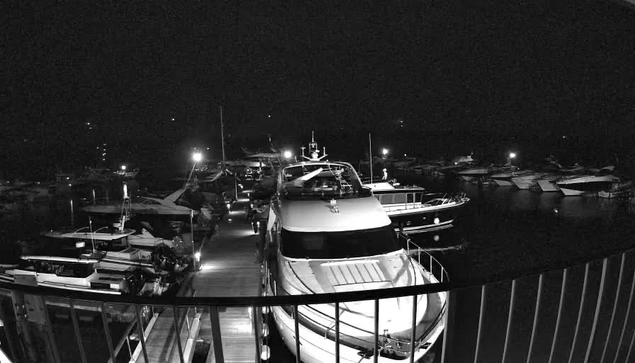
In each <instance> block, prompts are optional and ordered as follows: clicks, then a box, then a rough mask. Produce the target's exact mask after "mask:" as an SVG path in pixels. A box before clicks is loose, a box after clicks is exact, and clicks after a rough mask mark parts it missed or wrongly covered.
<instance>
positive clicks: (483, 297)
mask: <svg viewBox="0 0 635 363" xmlns="http://www.w3.org/2000/svg"><path fill="white" fill-rule="evenodd" d="M486 299H487V285H482V286H481V308H480V309H479V316H478V328H477V330H476V349H475V351H474V363H478V353H479V348H480V345H481V329H482V328H483V316H484V315H485V301H486Z"/></svg>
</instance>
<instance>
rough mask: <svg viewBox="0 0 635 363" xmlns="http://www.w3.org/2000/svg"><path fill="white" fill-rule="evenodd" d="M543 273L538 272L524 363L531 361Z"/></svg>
mask: <svg viewBox="0 0 635 363" xmlns="http://www.w3.org/2000/svg"><path fill="white" fill-rule="evenodd" d="M544 278H545V274H544V273H542V274H540V277H539V278H538V292H537V293H536V308H535V309H534V323H533V324H532V326H531V338H530V339H529V351H528V352H527V360H526V363H530V362H531V353H532V351H533V348H534V339H535V337H536V328H537V327H538V312H539V311H540V298H541V297H542V286H543V280H544Z"/></svg>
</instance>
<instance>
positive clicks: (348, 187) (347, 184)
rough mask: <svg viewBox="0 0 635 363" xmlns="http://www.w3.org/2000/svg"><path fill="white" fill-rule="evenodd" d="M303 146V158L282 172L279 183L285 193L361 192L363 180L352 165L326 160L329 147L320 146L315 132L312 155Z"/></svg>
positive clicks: (311, 195)
mask: <svg viewBox="0 0 635 363" xmlns="http://www.w3.org/2000/svg"><path fill="white" fill-rule="evenodd" d="M301 149H302V155H301V157H302V158H303V159H304V161H301V162H297V163H294V164H291V165H288V166H287V167H285V168H283V169H282V170H281V172H280V175H279V180H278V181H279V183H278V185H279V186H280V190H279V191H280V192H281V193H283V195H285V196H288V197H300V198H316V197H317V198H335V197H345V196H360V195H359V194H360V192H362V190H363V188H362V183H361V181H360V180H359V176H358V175H357V172H356V171H355V169H354V168H353V166H352V165H351V164H349V163H346V162H330V161H328V160H325V158H326V157H327V156H328V155H327V154H326V148H322V150H320V149H319V147H318V144H317V142H315V137H314V134H313V133H312V134H311V142H310V143H309V147H308V153H309V155H308V156H307V155H306V153H305V150H306V149H307V148H306V147H304V146H303V147H302V148H301ZM320 153H321V154H322V155H320ZM362 194H363V193H362Z"/></svg>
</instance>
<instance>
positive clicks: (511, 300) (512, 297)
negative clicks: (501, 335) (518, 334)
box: [501, 280, 516, 363]
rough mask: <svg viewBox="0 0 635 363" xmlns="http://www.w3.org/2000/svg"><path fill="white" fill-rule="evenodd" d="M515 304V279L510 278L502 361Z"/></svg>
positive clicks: (505, 351)
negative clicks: (510, 286) (510, 289)
mask: <svg viewBox="0 0 635 363" xmlns="http://www.w3.org/2000/svg"><path fill="white" fill-rule="evenodd" d="M515 306H516V280H512V291H511V293H510V296H509V313H508V314H507V329H506V330H505V343H504V345H503V357H502V359H501V362H502V363H505V359H506V358H507V346H508V344H509V336H510V334H511V329H512V318H513V316H514V307H515Z"/></svg>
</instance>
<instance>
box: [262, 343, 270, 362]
mask: <svg viewBox="0 0 635 363" xmlns="http://www.w3.org/2000/svg"><path fill="white" fill-rule="evenodd" d="M270 357H271V351H270V350H269V346H268V345H263V346H262V347H261V348H260V359H262V360H269V358H270Z"/></svg>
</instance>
